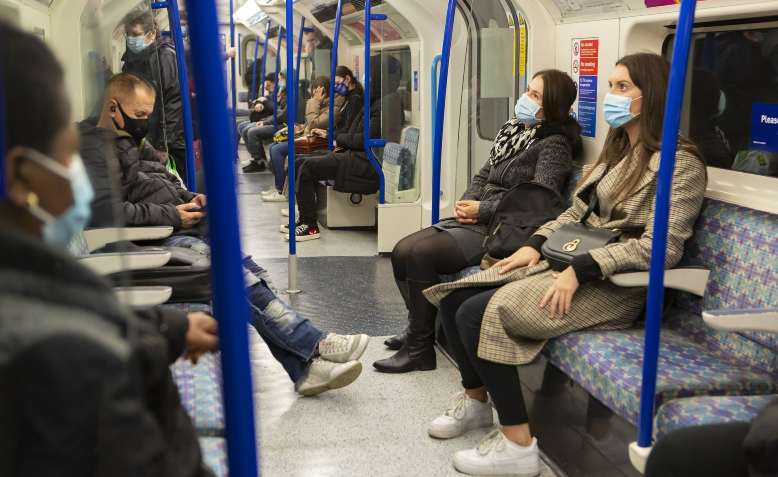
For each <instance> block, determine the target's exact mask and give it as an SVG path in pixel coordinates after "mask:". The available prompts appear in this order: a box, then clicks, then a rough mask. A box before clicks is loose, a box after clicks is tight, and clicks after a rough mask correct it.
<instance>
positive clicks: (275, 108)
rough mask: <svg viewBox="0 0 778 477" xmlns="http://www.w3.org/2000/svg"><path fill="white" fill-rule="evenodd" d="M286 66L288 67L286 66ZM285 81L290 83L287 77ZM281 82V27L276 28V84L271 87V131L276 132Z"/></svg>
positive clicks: (287, 104) (287, 100)
mask: <svg viewBox="0 0 778 477" xmlns="http://www.w3.org/2000/svg"><path fill="white" fill-rule="evenodd" d="M287 27H288V24H287ZM288 29H289V28H287V30H288ZM293 44H294V43H287V44H286V49H287V50H288V49H289V45H293ZM287 66H288V65H287ZM286 80H287V81H291V80H292V78H289V77H288V76H287V78H286ZM280 82H281V25H279V26H278V45H277V47H276V84H275V86H274V87H273V131H277V130H278V91H279V90H280V89H281V87H280V85H279V83H280ZM286 89H287V91H286V110H287V116H286V123H287V124H289V115H288V112H289V88H286Z"/></svg>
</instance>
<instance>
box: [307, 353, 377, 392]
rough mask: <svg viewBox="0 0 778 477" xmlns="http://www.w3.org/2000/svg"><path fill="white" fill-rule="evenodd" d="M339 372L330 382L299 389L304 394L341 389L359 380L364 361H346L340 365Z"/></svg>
mask: <svg viewBox="0 0 778 477" xmlns="http://www.w3.org/2000/svg"><path fill="white" fill-rule="evenodd" d="M339 368H340V369H338V372H337V373H335V375H334V376H332V378H331V379H330V380H329V382H326V383H322V384H319V385H318V386H311V387H310V388H308V389H304V390H302V391H299V393H300V395H302V396H316V395H317V394H321V393H323V392H325V391H331V390H333V389H340V388H344V387H346V386H348V385H349V384H351V383H353V382H354V381H356V380H357V378H358V377H359V375H360V374H362V363H360V362H359V361H357V362H354V363H344V364H342V365H340V366H339Z"/></svg>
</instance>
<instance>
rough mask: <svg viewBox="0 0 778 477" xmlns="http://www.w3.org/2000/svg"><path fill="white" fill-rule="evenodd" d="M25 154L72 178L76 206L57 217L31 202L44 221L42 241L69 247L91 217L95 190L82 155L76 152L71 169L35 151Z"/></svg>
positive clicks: (71, 187) (61, 174) (36, 213)
mask: <svg viewBox="0 0 778 477" xmlns="http://www.w3.org/2000/svg"><path fill="white" fill-rule="evenodd" d="M26 157H27V158H28V159H30V160H32V161H34V162H36V163H38V164H40V165H41V166H43V167H45V168H46V169H48V170H49V171H51V172H53V173H54V174H56V175H58V176H60V177H62V178H64V179H67V180H68V181H70V190H71V192H72V193H73V205H71V206H70V208H69V209H67V210H66V211H65V212H64V213H63V214H62V215H60V216H59V217H54V216H53V215H51V214H50V213H49V212H47V211H46V210H44V209H43V208H41V207H39V206H38V205H28V207H29V210H30V213H31V214H32V215H33V216H35V217H36V218H37V219H38V220H40V221H41V222H42V223H43V240H44V241H45V242H46V243H48V244H51V245H58V246H62V247H64V246H67V245H68V244H69V243H70V241H71V240H73V237H75V236H76V235H77V234H79V233H81V232H82V231H83V230H84V227H86V225H87V224H88V223H89V219H90V218H91V216H92V209H91V203H92V199H93V198H94V196H95V193H94V189H92V183H91V182H89V176H88V175H87V173H86V169H85V168H84V163H83V162H82V160H81V156H79V155H78V154H76V155H74V157H73V160H72V161H71V163H70V167H69V168H65V167H63V166H62V165H60V164H59V163H58V162H56V161H55V160H54V159H52V158H50V157H48V156H46V155H44V154H41V153H39V152H37V151H34V150H29V151H27V153H26Z"/></svg>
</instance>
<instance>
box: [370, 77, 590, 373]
mask: <svg viewBox="0 0 778 477" xmlns="http://www.w3.org/2000/svg"><path fill="white" fill-rule="evenodd" d="M528 86H529V87H528V89H527V92H526V93H524V94H523V95H521V97H520V98H519V99H518V101H516V107H515V108H514V110H515V117H513V118H511V119H510V120H509V121H508V122H506V123H505V125H504V126H503V127H502V128H501V129H500V131H499V132H498V133H497V137H495V139H494V145H493V146H492V150H491V151H490V154H489V158H488V160H486V162H485V164H484V165H483V167H482V168H481V170H480V171H479V172H478V174H476V176H475V177H474V178H473V180H472V182H471V183H470V186H469V187H468V188H467V190H466V191H465V193H464V194H463V195H462V198H461V200H459V201H457V202H456V204H455V206H454V213H455V215H456V216H455V217H452V218H448V219H444V220H442V221H441V222H439V223H438V224H435V225H433V226H432V227H428V228H426V229H424V230H422V231H420V232H416V233H414V234H411V235H409V236H408V237H405V238H404V239H402V240H401V241H400V242H399V243H398V244H397V245H396V246H395V247H394V250H393V251H392V267H393V269H394V277H395V281H396V282H397V287H398V288H399V290H400V294H401V295H402V296H403V298H404V299H405V304H406V307H407V308H408V321H409V326H408V329H407V330H406V331H405V332H403V333H400V334H399V335H397V336H395V337H392V338H390V339H388V340H387V341H386V345H387V347H388V348H389V349H394V350H397V349H399V351H398V352H397V353H396V354H395V355H394V356H391V357H389V358H386V359H382V360H380V361H377V362H376V363H374V366H375V368H376V369H377V370H378V371H381V372H386V373H405V372H410V371H416V370H429V369H435V366H436V364H437V363H436V360H435V349H434V347H433V345H434V341H435V336H434V335H435V333H434V331H435V315H437V310H436V309H435V307H434V306H432V305H431V304H430V303H429V302H428V301H427V300H426V299H425V298H424V295H423V293H422V292H423V291H424V289H425V288H429V287H431V286H432V285H435V284H437V283H440V275H441V274H450V273H456V272H458V271H459V270H462V269H463V268H465V267H468V266H473V265H478V263H480V262H481V259H482V257H483V256H484V255H485V254H486V248H485V244H486V239H487V234H488V228H489V225H490V222H491V221H492V217H493V216H494V212H495V210H496V208H497V205H498V203H499V202H500V200H501V198H502V197H503V195H504V194H505V193H506V192H507V191H508V190H510V189H511V188H513V187H515V186H516V185H518V184H521V183H524V182H530V181H533V182H535V183H538V184H541V185H543V186H545V187H548V188H549V189H551V190H554V191H556V192H557V193H559V194H561V193H562V190H563V189H564V187H565V184H566V183H567V180H568V177H569V175H570V172H571V170H572V168H573V161H574V159H575V158H576V157H577V156H578V155H579V153H580V152H581V138H580V132H581V128H580V126H579V125H578V123H577V122H576V120H575V119H574V118H572V117H571V116H570V107H571V106H572V105H573V102H574V101H575V98H576V96H577V91H576V88H575V83H574V82H573V80H572V78H570V76H568V75H567V74H566V73H563V72H561V71H558V70H544V71H538V72H537V73H535V75H534V76H533V77H532V80H531V81H530V83H529V85H528ZM527 199H529V198H527ZM537 212H538V214H539V216H541V217H544V219H535V223H538V222H543V221H545V218H548V217H554V216H555V215H556V213H557V211H556V210H555V211H554V212H553V213H549V214H543V211H540V210H539V211H537ZM541 214H542V215H541Z"/></svg>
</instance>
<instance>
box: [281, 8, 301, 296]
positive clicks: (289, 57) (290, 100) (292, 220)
mask: <svg viewBox="0 0 778 477" xmlns="http://www.w3.org/2000/svg"><path fill="white" fill-rule="evenodd" d="M293 33H294V7H293V5H292V2H291V1H287V2H286V79H287V88H286V124H288V125H289V127H290V128H291V129H289V134H287V139H286V141H287V145H288V147H289V151H288V153H287V160H288V164H289V167H287V171H288V172H287V174H288V182H289V272H288V282H289V283H288V284H289V287H288V290H287V291H288V292H289V293H299V291H300V290H298V289H297V235H296V234H295V225H296V222H297V217H296V215H297V214H296V213H295V210H294V203H295V150H294V122H295V116H296V115H297V88H296V87H291V88H290V87H289V86H293V85H294V81H295V80H296V79H297V78H296V76H295V73H294V69H293V68H294V63H293V62H292V61H293V59H294V56H293V54H294V52H293V51H292V48H291V45H294V37H293ZM278 38H279V40H278V46H279V49H278V53H279V54H280V53H281V48H280V47H281V30H280V29H279V31H278ZM300 38H302V28H301V29H300ZM276 71H277V73H278V72H279V71H278V68H276ZM276 84H278V83H276ZM276 109H277V108H276Z"/></svg>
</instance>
